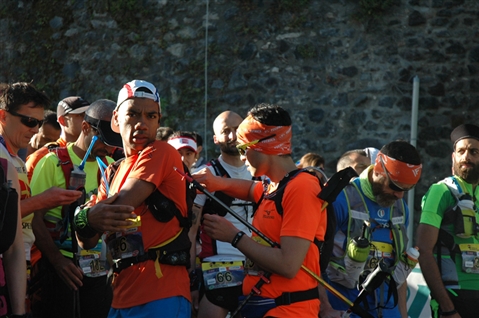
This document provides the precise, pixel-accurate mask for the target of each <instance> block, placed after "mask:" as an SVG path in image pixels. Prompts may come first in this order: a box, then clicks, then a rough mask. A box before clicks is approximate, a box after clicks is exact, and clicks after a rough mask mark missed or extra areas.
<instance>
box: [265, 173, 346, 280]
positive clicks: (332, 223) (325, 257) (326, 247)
mask: <svg viewBox="0 0 479 318" xmlns="http://www.w3.org/2000/svg"><path fill="white" fill-rule="evenodd" d="M301 172H305V173H309V174H311V175H312V176H314V177H316V178H317V179H318V183H319V185H320V188H321V189H323V187H324V185H323V184H322V183H321V181H320V180H319V178H318V177H317V175H316V174H315V173H313V172H310V171H308V170H307V169H298V170H294V171H292V172H290V173H289V174H288V175H287V176H286V177H284V178H283V179H282V180H281V181H280V182H279V185H278V188H277V189H276V190H275V191H274V192H272V193H269V194H266V195H265V194H264V192H263V194H262V195H261V198H260V199H259V200H258V202H257V205H258V206H259V204H260V203H261V201H262V200H273V201H274V203H275V207H276V211H277V212H278V214H279V215H281V216H282V215H283V205H282V201H283V195H284V190H285V189H286V186H287V185H288V183H289V182H290V181H291V180H293V179H294V178H295V177H296V176H298V175H299V174H300V173H301ZM320 194H321V191H320V192H319V193H318V195H317V196H318V197H319V196H320ZM322 209H323V207H322V206H318V207H317V210H315V211H316V212H318V213H320V212H321V210H322ZM326 212H327V225H326V232H325V234H324V240H323V241H320V240H318V239H317V238H314V244H315V245H316V247H317V248H318V250H319V254H320V268H321V271H324V270H325V269H326V267H327V265H328V263H329V260H330V257H331V253H332V251H333V245H334V244H333V243H334V232H335V230H336V216H335V214H334V208H333V205H332V204H328V206H327V207H326Z"/></svg>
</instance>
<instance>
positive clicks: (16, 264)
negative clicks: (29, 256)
mask: <svg viewBox="0 0 479 318" xmlns="http://www.w3.org/2000/svg"><path fill="white" fill-rule="evenodd" d="M3 263H4V268H5V275H6V277H7V280H8V284H7V286H8V292H9V294H10V303H11V305H12V308H11V309H12V313H13V314H19V315H21V314H24V313H25V296H26V294H27V266H26V261H25V248H24V246H23V233H22V228H21V222H20V219H19V220H18V226H17V233H16V236H15V241H14V242H13V244H12V246H10V248H9V249H8V250H7V251H6V252H5V253H4V254H3Z"/></svg>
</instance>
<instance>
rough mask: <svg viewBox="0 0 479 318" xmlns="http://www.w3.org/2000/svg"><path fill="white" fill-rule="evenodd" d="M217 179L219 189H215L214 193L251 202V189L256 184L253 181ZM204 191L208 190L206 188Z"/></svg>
mask: <svg viewBox="0 0 479 318" xmlns="http://www.w3.org/2000/svg"><path fill="white" fill-rule="evenodd" d="M217 178H218V179H219V181H218V183H217V186H218V187H219V189H215V190H216V191H221V192H224V193H226V194H227V195H229V196H231V197H233V198H237V199H240V200H244V201H253V199H254V197H253V189H254V185H255V184H256V183H255V182H254V181H251V180H243V179H232V178H221V177H217ZM206 190H208V188H206Z"/></svg>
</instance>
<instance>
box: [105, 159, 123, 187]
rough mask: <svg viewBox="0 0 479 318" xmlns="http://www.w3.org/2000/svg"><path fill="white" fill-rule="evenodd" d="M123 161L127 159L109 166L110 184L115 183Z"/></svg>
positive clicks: (119, 160)
mask: <svg viewBox="0 0 479 318" xmlns="http://www.w3.org/2000/svg"><path fill="white" fill-rule="evenodd" d="M123 160H125V158H121V159H118V160H117V161H115V162H114V163H112V164H111V165H109V166H108V169H109V173H108V184H111V182H112V181H113V179H114V177H115V174H116V171H117V170H118V167H120V164H121V162H122V161H123Z"/></svg>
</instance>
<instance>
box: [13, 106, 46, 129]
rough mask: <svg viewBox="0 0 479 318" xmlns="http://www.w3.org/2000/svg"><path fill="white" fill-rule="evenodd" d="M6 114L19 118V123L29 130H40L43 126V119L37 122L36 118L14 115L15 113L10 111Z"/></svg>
mask: <svg viewBox="0 0 479 318" xmlns="http://www.w3.org/2000/svg"><path fill="white" fill-rule="evenodd" d="M8 113H10V114H12V115H13V116H16V117H20V122H21V123H22V124H24V125H25V126H27V127H29V128H33V127H36V126H38V128H40V127H42V125H43V119H40V120H38V119H36V118H33V117H29V116H25V115H22V114H19V113H16V112H14V111H11V110H10V111H8Z"/></svg>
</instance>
